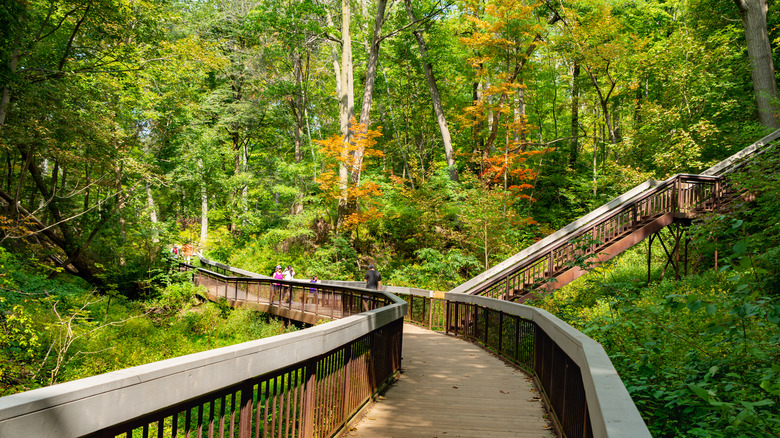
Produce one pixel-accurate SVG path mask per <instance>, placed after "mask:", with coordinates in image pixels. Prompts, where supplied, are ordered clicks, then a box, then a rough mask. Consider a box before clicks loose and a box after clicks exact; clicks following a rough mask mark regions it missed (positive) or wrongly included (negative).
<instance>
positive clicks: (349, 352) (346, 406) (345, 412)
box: [341, 342, 352, 419]
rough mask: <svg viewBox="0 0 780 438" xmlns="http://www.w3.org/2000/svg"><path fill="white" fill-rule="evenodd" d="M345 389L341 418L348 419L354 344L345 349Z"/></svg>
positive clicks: (342, 394)
mask: <svg viewBox="0 0 780 438" xmlns="http://www.w3.org/2000/svg"><path fill="white" fill-rule="evenodd" d="M343 367H344V383H343V385H344V387H343V391H342V393H341V397H342V405H341V407H342V412H341V418H342V419H344V418H347V417H348V416H349V382H350V379H351V378H352V373H351V368H352V343H351V342H350V343H349V344H347V346H346V347H344V362H343Z"/></svg>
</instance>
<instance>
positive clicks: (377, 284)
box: [366, 264, 382, 290]
mask: <svg viewBox="0 0 780 438" xmlns="http://www.w3.org/2000/svg"><path fill="white" fill-rule="evenodd" d="M366 289H376V290H380V289H382V274H380V273H379V272H377V271H376V267H374V265H373V264H371V265H368V271H366Z"/></svg>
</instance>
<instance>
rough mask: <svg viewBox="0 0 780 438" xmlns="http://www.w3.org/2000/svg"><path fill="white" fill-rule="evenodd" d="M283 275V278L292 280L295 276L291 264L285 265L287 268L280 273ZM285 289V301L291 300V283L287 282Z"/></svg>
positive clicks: (289, 301)
mask: <svg viewBox="0 0 780 438" xmlns="http://www.w3.org/2000/svg"><path fill="white" fill-rule="evenodd" d="M282 274H283V275H284V279H285V280H292V279H294V278H295V269H293V267H292V266H290V265H287V268H285V269H284V272H283V273H282ZM284 288H285V290H286V291H287V302H288V303H291V302H292V285H291V284H288V285H286V286H285V287H284Z"/></svg>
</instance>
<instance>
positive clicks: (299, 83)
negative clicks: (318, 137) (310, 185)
mask: <svg viewBox="0 0 780 438" xmlns="http://www.w3.org/2000/svg"><path fill="white" fill-rule="evenodd" d="M292 56H293V77H294V78H295V95H294V98H293V99H292V100H291V101H290V105H291V106H292V112H293V118H294V119H295V162H296V163H300V162H301V160H302V159H303V152H302V146H301V139H302V137H303V105H304V102H303V59H302V57H301V55H300V53H298V52H297V51H293V55H292Z"/></svg>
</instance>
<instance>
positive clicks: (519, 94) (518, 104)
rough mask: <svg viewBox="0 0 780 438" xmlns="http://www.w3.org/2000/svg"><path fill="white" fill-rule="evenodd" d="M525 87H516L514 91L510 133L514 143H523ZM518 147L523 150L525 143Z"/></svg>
mask: <svg viewBox="0 0 780 438" xmlns="http://www.w3.org/2000/svg"><path fill="white" fill-rule="evenodd" d="M525 120H526V115H525V89H524V88H518V89H517V91H515V104H514V130H513V133H512V139H513V140H514V142H515V144H517V143H521V142H522V143H525V133H526V130H525ZM520 149H521V150H522V151H523V152H525V149H526V147H525V144H523V145H521V146H520Z"/></svg>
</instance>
